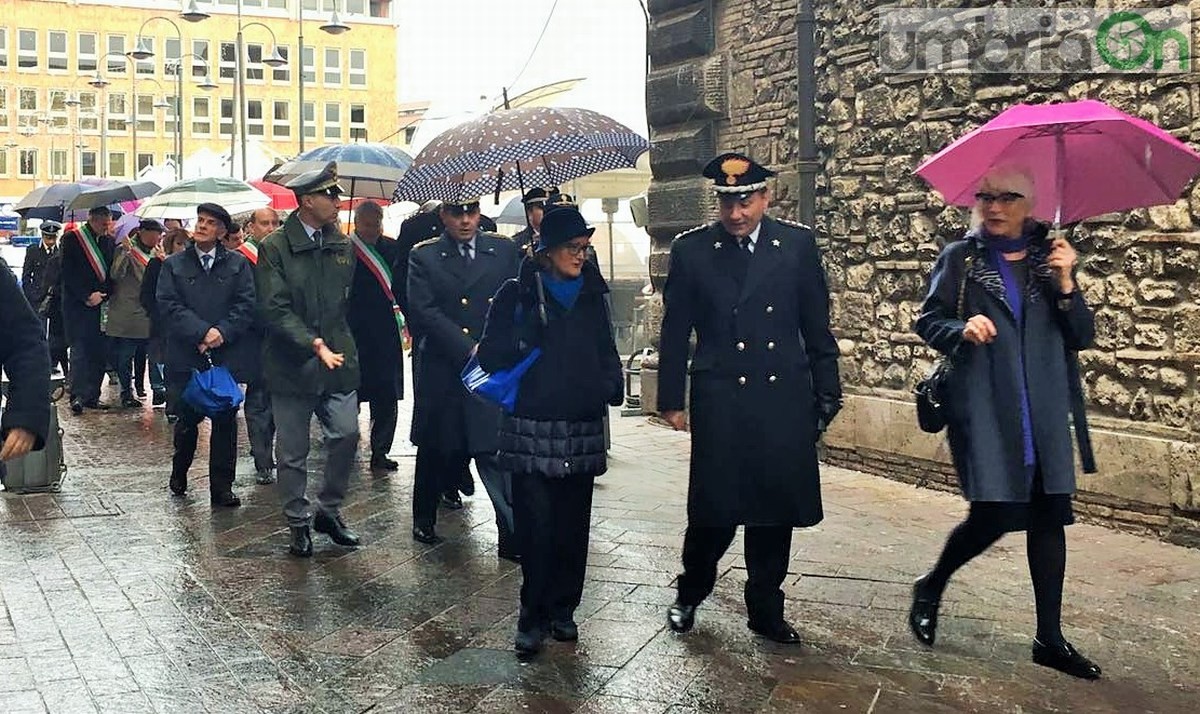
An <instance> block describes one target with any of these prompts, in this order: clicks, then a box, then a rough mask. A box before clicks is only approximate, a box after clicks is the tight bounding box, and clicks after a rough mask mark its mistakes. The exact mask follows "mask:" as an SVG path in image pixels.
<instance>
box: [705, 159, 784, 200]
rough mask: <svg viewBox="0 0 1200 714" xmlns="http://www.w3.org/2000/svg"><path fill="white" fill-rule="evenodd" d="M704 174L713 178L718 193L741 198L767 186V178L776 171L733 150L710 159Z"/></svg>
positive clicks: (708, 177)
mask: <svg viewBox="0 0 1200 714" xmlns="http://www.w3.org/2000/svg"><path fill="white" fill-rule="evenodd" d="M703 175H704V178H707V179H712V181H713V190H714V191H716V192H717V194H718V195H725V196H730V195H736V196H738V198H739V199H740V198H745V197H747V196H749V195H750V194H752V193H754V192H755V191H761V190H762V189H764V188H766V187H767V179H768V178H770V177H772V176H774V175H775V172H774V171H772V170H770V169H768V168H766V167H764V166H762V165H761V164H759V163H758V162H756V161H754V159H751V158H750V157H749V156H746V155H744V154H739V153H736V152H732V151H731V152H727V153H724V154H721V155H720V156H718V157H716V158H715V159H713V160H712V161H709V162H708V164H707V165H706V166H705V167H704V171H703Z"/></svg>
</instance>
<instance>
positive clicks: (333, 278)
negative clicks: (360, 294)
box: [254, 212, 359, 394]
mask: <svg viewBox="0 0 1200 714" xmlns="http://www.w3.org/2000/svg"><path fill="white" fill-rule="evenodd" d="M322 234H323V236H324V237H323V239H322V241H321V243H320V244H319V245H318V244H317V243H316V242H315V241H313V240H312V239H311V238H309V237H308V233H307V232H306V231H305V230H304V225H303V224H302V223H301V222H300V216H299V212H295V213H292V215H290V216H288V219H287V220H286V221H285V222H284V224H283V225H282V226H280V227H279V229H278V230H276V231H275V232H274V233H272V234H270V235H269V236H267V237H266V238H265V239H263V242H262V244H261V246H260V248H259V254H258V267H257V269H256V270H255V271H254V279H255V288H256V290H257V293H258V310H259V315H260V316H261V318H262V321H263V325H264V328H265V330H266V338H265V339H264V340H263V376H264V378H265V379H266V380H267V388H268V389H269V390H270V391H272V392H278V393H283V394H337V393H342V392H352V391H354V390H356V389H358V378H359V372H358V350H357V348H356V347H355V345H354V338H353V337H351V335H350V326H349V325H348V324H347V322H346V311H347V307H348V301H349V297H350V284H351V280H352V278H353V276H354V250H353V247H352V246H351V244H350V240H349V239H348V238H347V237H346V236H345V235H344V234H343V233H342V232H341V231H339V230H338V229H337V226H336V225H334V224H330V225H327V226H325V228H324V229H323V230H322ZM318 337H320V338H321V339H323V340H325V344H326V345H327V346H328V347H329V349H331V350H333V351H334V352H338V353H341V354H344V355H345V357H346V362H345V364H343V365H342V366H341V367H340V368H338V369H334V370H329V369H326V368H325V365H323V364H321V361H320V360H319V359H317V355H316V353H315V352H314V351H313V346H312V343H313V340H315V339H317V338H318Z"/></svg>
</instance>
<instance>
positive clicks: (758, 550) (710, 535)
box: [518, 521, 792, 626]
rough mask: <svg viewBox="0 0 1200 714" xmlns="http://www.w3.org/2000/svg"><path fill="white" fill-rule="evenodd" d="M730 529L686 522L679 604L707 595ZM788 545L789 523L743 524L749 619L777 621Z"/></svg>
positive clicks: (730, 539)
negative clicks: (776, 524)
mask: <svg viewBox="0 0 1200 714" xmlns="http://www.w3.org/2000/svg"><path fill="white" fill-rule="evenodd" d="M518 522H519V521H518ZM736 533H737V527H736V526H728V527H719V526H718V527H705V526H688V529H687V533H686V534H685V535H684V537H683V573H682V574H681V575H680V576H679V582H678V592H679V602H680V603H682V604H684V605H699V604H700V603H701V602H703V601H704V598H706V597H708V596H709V595H710V594H712V591H713V586H714V585H716V582H717V563H718V561H720V560H721V556H723V555H725V551H726V550H728V549H729V544H730V543H732V542H733V536H734V535H735V534H736ZM791 550H792V528H791V527H790V526H746V571H747V578H746V587H745V598H746V612H747V614H748V615H749V617H750V621H751V622H753V623H756V624H762V625H765V626H770V625H774V624H777V623H779V622H781V621H782V620H783V591H782V590H780V589H779V588H780V586H781V585H783V581H784V579H785V578H786V577H787V569H788V558H789V557H790V555H791Z"/></svg>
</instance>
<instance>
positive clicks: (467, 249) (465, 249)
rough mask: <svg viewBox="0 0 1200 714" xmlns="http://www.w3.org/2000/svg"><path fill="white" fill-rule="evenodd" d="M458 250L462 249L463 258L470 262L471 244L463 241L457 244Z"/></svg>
mask: <svg viewBox="0 0 1200 714" xmlns="http://www.w3.org/2000/svg"><path fill="white" fill-rule="evenodd" d="M459 250H461V251H462V257H463V260H465V261H467V262H468V263H470V262H471V244H470V243H463V244H462V245H460V246H459Z"/></svg>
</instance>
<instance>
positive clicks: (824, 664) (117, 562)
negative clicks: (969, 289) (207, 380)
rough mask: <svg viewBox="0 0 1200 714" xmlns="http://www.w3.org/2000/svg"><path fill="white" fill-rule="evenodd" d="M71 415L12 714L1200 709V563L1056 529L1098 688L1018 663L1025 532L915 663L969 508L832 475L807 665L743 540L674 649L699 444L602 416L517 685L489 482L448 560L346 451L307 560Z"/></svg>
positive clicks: (246, 482) (267, 517)
mask: <svg viewBox="0 0 1200 714" xmlns="http://www.w3.org/2000/svg"><path fill="white" fill-rule="evenodd" d="M111 398H112V395H109V399H110V400H111ZM402 411H403V412H405V413H406V412H407V403H405V405H403V406H402ZM60 414H61V416H60V418H61V419H62V421H63V424H64V428H65V429H66V432H67V433H66V436H65V440H66V451H67V454H68V459H69V464H70V471H69V472H68V474H67V480H66V482H65V484H64V489H63V492H62V493H60V494H53V495H50V494H45V495H33V496H13V495H9V494H5V495H4V496H3V497H2V498H0V606H2V608H3V612H4V614H5V616H4V617H3V618H0V712H4V713H6V714H8V713H12V712H26V711H29V712H42V711H50V712H119V713H121V714H131V713H134V712H205V711H207V712H321V711H324V712H331V713H332V712H336V713H341V712H368V711H369V712H376V713H383V712H419V713H425V712H429V713H434V712H468V711H469V712H533V713H536V712H589V713H591V714H600V713H611V714H616V713H621V714H624V713H637V714H642V713H649V714H660V713H664V712H671V713H672V714H687V713H692V712H839V713H840V712H922V713H924V712H960V711H961V712H967V711H977V712H1034V711H1071V712H1114V713H1115V712H1120V713H1122V714H1125V713H1128V712H1183V711H1194V710H1195V706H1196V702H1197V701H1198V699H1197V697H1198V695H1200V684H1198V683H1200V652H1198V647H1197V643H1198V642H1200V551H1195V550H1188V549H1184V548H1180V547H1177V546H1172V545H1167V544H1163V543H1160V542H1157V541H1154V540H1149V539H1144V538H1140V537H1137V536H1134V535H1130V534H1125V533H1118V532H1114V531H1111V530H1107V529H1105V528H1102V527H1098V526H1092V525H1077V526H1073V527H1072V528H1070V529H1069V533H1068V538H1069V548H1070V552H1069V556H1068V582H1067V594H1066V608H1065V613H1064V619H1065V622H1066V626H1067V633H1068V637H1069V638H1070V639H1072V640H1073V642H1074V643H1075V644H1076V646H1077V647H1078V648H1079V649H1080V650H1081V651H1083V652H1084V653H1086V654H1088V655H1089V656H1091V657H1093V658H1094V659H1096V660H1097V661H1098V662H1099V663H1100V664H1101V665H1102V666H1103V667H1104V669H1105V679H1103V680H1101V681H1099V682H1080V681H1075V680H1071V679H1069V678H1067V677H1065V676H1063V675H1060V674H1058V673H1056V672H1052V671H1049V670H1046V669H1043V668H1040V667H1036V666H1034V665H1032V664H1031V663H1030V662H1029V644H1030V637H1031V633H1032V631H1033V622H1034V618H1033V605H1032V592H1031V588H1030V585H1029V582H1028V574H1027V571H1026V565H1025V557H1024V543H1023V539H1022V538H1021V537H1020V536H1015V535H1014V536H1008V537H1007V538H1006V539H1004V540H1002V541H1001V543H1000V544H999V545H998V547H996V548H994V549H993V550H992V551H991V552H990V553H989V554H987V555H986V556H984V557H983V558H982V559H980V560H978V561H977V562H975V563H972V564H971V565H969V566H968V567H967V568H966V569H965V570H964V571H963V572H962V573H961V574H960V576H959V577H958V578H957V579H956V580H955V581H954V582H953V583H952V584H951V588H950V590H949V591H948V592H947V595H946V600H945V603H944V606H943V610H942V612H943V617H942V625H941V628H940V631H939V633H938V644H937V647H936V648H935V649H933V650H926V649H924V648H922V647H921V646H920V645H918V644H916V642H915V641H914V640H913V639H912V637H911V636H910V635H909V634H908V631H907V629H906V626H905V613H906V610H907V607H908V593H909V587H910V584H911V582H912V580H913V578H914V577H915V576H916V575H918V574H919V573H920V572H922V570H923V568H924V566H926V565H927V564H928V563H929V562H930V561H931V560H932V559H933V557H934V556H935V554H936V552H937V550H938V548H939V546H940V544H941V541H942V539H943V537H944V535H945V533H946V532H947V531H948V530H949V528H950V527H951V526H952V524H953V523H954V522H955V521H956V520H957V519H958V518H960V517H961V515H962V514H963V512H964V508H963V505H962V504H961V503H960V502H959V500H958V499H957V498H956V497H954V496H950V495H946V494H942V493H937V492H932V491H925V490H920V489H915V488H913V487H910V486H906V485H903V484H899V483H895V482H891V481H887V480H885V479H881V478H877V477H873V476H868V475H864V474H859V473H854V472H850V471H845V470H840V469H833V468H830V469H827V470H826V472H825V474H826V475H825V479H824V481H825V489H824V492H825V499H826V509H825V510H826V520H825V522H824V523H822V524H821V525H820V526H819V527H817V528H812V529H808V530H805V531H797V533H796V537H795V538H794V540H793V555H792V563H791V568H790V574H789V577H788V580H787V585H786V591H787V594H788V601H787V611H788V616H789V618H791V620H792V621H793V623H794V624H795V625H796V626H797V628H798V629H799V630H800V632H801V634H802V636H803V637H804V640H805V642H804V645H803V646H801V647H798V648H787V647H782V646H778V645H774V644H770V643H765V642H763V641H761V640H759V639H756V638H755V637H753V636H752V635H751V634H750V633H749V631H748V630H747V629H746V627H745V618H744V611H743V609H742V604H741V587H742V583H743V582H744V580H745V571H744V569H743V564H742V561H741V557H740V552H741V541H740V538H739V540H738V541H736V542H735V545H734V547H733V548H732V549H731V551H732V552H731V554H730V556H729V557H728V558H727V559H726V561H725V562H724V563H723V566H722V567H723V571H722V577H721V579H720V581H719V582H718V585H717V591H716V593H715V594H714V597H713V598H712V599H711V600H710V601H709V602H707V603H706V604H705V605H704V606H703V607H702V608H701V610H700V613H699V617H698V621H697V627H696V629H695V630H694V631H693V632H692V633H690V634H688V635H685V636H678V635H675V634H673V633H671V632H669V631H668V630H666V628H665V625H664V612H665V608H666V606H667V605H668V604H669V603H670V602H671V600H672V597H673V592H672V590H671V583H672V580H673V578H674V576H675V572H676V568H677V567H678V566H677V563H678V553H679V547H680V544H681V540H682V532H683V528H684V501H685V492H686V463H687V439H686V436H683V435H679V434H675V433H673V432H671V431H669V430H667V429H664V428H662V427H660V426H656V425H654V424H652V423H650V422H648V421H647V420H645V419H644V418H640V417H624V418H622V417H617V416H615V414H616V412H614V418H613V421H612V425H613V448H612V452H611V453H612V462H611V470H610V472H609V474H608V475H606V476H604V477H603V478H602V479H601V480H600V483H599V485H598V486H597V489H596V494H595V508H594V510H593V527H592V541H591V554H590V556H589V562H588V566H589V567H588V582H587V588H586V591H585V600H584V603H583V605H582V607H581V608H580V610H579V611H578V613H577V616H578V619H579V621H580V625H581V626H580V640H579V642H578V644H576V645H569V644H558V643H551V644H550V645H549V646H548V647H547V650H546V651H545V652H544V653H543V655H542V656H541V657H540V658H539V659H538V660H536V661H534V662H532V663H527V664H522V663H519V662H518V661H517V660H516V659H515V657H514V656H513V654H512V652H511V649H510V648H511V646H512V635H513V629H514V625H515V621H516V609H517V603H516V598H517V591H518V588H519V585H520V572H519V570H518V569H517V568H516V567H515V566H513V565H512V564H510V563H508V562H506V561H501V560H498V559H497V557H496V532H495V525H494V521H493V517H492V513H491V507H490V505H489V503H488V501H487V498H486V496H485V495H484V494H483V490H482V488H478V489H477V490H478V493H477V495H475V496H474V497H472V498H469V499H467V504H468V505H467V508H465V509H464V510H462V511H459V512H456V513H448V512H446V511H443V512H442V515H441V517H440V518H441V522H440V523H439V531H440V532H441V533H442V535H445V536H448V541H447V542H446V543H444V544H441V545H439V546H436V547H429V546H423V545H420V544H417V543H414V542H413V541H412V539H411V537H410V534H409V528H410V525H411V524H410V519H409V513H410V508H409V507H410V499H411V496H412V468H413V459H412V451H411V447H408V446H407V444H404V445H403V446H401V447H398V448H397V449H396V450H395V451H394V452H393V455H394V456H395V457H397V458H398V459H399V460H400V462H401V468H400V471H399V472H398V473H395V474H391V475H372V474H371V473H370V472H369V471H368V470H367V468H366V461H365V458H363V457H361V455H360V460H359V464H358V473H357V475H356V477H355V480H354V483H353V492H352V494H351V496H350V498H349V500H348V502H347V504H346V507H345V510H344V514H345V516H346V519H347V521H348V522H349V523H350V524H351V525H352V526H353V527H354V528H355V529H356V530H358V532H359V533H360V534H361V535H362V536H363V538H364V541H365V543H366V545H365V546H364V547H362V548H360V549H358V550H349V549H342V548H338V547H336V546H333V545H332V544H331V543H330V542H329V541H328V539H326V538H324V537H323V536H319V535H317V536H315V541H316V555H315V557H314V558H312V559H311V560H297V559H294V558H291V557H289V556H288V555H287V554H286V548H287V535H286V529H285V528H284V523H283V520H282V517H281V516H280V514H279V504H278V502H277V500H276V494H275V490H274V487H273V486H257V485H255V484H254V483H253V469H252V466H251V463H250V461H249V459H248V458H242V459H241V460H240V461H239V477H238V486H237V490H238V492H239V494H240V495H241V497H242V499H243V503H244V504H245V505H244V506H243V507H242V508H240V509H237V510H232V511H229V510H224V511H218V512H215V513H214V512H213V511H212V510H211V508H210V506H209V503H208V499H207V497H206V496H207V482H206V480H205V479H204V478H203V477H202V474H203V473H204V471H205V469H204V466H203V464H205V463H206V458H207V453H206V452H204V451H202V452H201V453H200V454H199V455H198V458H197V466H196V467H193V472H192V479H191V482H192V485H191V491H190V492H189V496H188V498H187V499H186V500H183V501H181V500H178V499H173V498H171V497H169V495H168V493H167V490H166V481H167V472H168V468H169V467H168V464H169V458H170V431H169V426H168V425H167V424H166V422H165V420H164V419H163V416H162V414H161V412H158V411H151V410H150V409H146V410H142V411H123V412H113V413H97V412H89V413H87V414H86V415H84V416H82V417H73V416H71V415H70V414H69V413H67V412H66V410H65V409H63V410H62V411H61V412H60ZM404 418H405V417H404V416H402V420H403V419H404ZM204 433H205V434H206V433H207V432H206V431H205V432H204ZM400 433H402V434H404V433H407V426H406V425H403V424H402V426H401V429H400ZM243 439H244V434H243ZM406 447H407V448H406ZM242 451H243V452H244V451H245V448H244V445H243V449H242Z"/></svg>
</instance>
